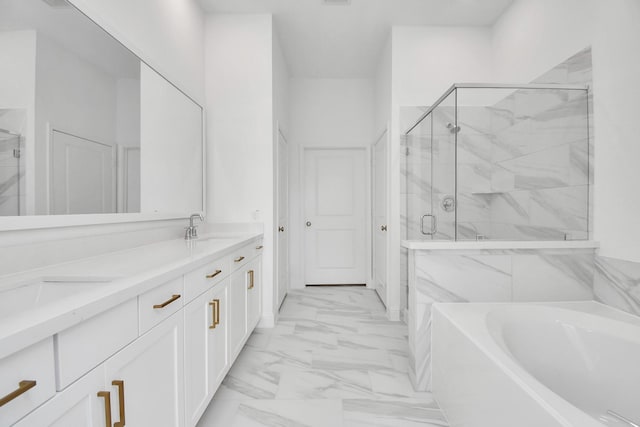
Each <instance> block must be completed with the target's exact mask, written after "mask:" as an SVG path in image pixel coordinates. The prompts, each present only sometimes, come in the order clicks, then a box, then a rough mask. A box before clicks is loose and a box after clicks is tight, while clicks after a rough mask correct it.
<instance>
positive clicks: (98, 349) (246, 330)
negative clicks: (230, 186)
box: [0, 233, 262, 427]
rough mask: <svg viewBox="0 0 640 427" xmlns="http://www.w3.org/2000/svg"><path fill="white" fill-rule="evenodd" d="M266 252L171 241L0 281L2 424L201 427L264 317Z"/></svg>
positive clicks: (241, 241)
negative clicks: (0, 308) (199, 423)
mask: <svg viewBox="0 0 640 427" xmlns="http://www.w3.org/2000/svg"><path fill="white" fill-rule="evenodd" d="M261 253H262V234H259V233H247V234H243V235H236V236H203V237H201V238H200V239H198V240H194V241H185V240H182V239H174V240H168V241H162V242H158V243H154V244H150V245H145V246H141V247H137V248H133V249H128V250H124V251H119V252H112V253H108V254H104V255H99V256H95V257H91V258H86V259H82V260H78V261H74V262H71V263H66V264H60V265H56V266H52V267H47V268H41V269H38V270H31V271H28V272H25V273H21V274H19V275H15V276H13V277H11V278H10V279H6V280H5V281H4V282H0V295H2V293H5V292H11V293H12V295H11V298H2V297H0V300H2V303H1V304H5V303H6V301H11V304H12V305H13V306H12V307H8V308H7V310H6V311H3V312H2V313H0V399H1V400H0V402H2V403H3V405H2V406H0V425H3V426H5V425H6V426H9V425H14V424H15V425H16V426H21V427H26V426H29V427H33V426H44V425H46V426H50V425H60V426H80V425H82V426H107V427H109V426H111V425H114V426H124V425H125V423H126V425H131V426H151V425H158V426H159V425H163V426H194V425H195V424H196V423H197V421H198V419H199V418H200V416H201V415H202V413H203V412H204V410H205V409H206V407H207V405H208V404H209V402H210V401H211V399H212V397H213V395H214V393H215V392H216V390H217V388H218V387H219V385H220V383H221V382H222V379H223V378H224V376H225V375H226V373H227V372H228V370H229V368H230V367H231V365H232V364H233V362H234V360H235V358H236V357H237V355H238V353H239V352H240V350H241V349H242V347H243V346H244V344H245V342H246V340H247V338H248V337H249V335H250V334H251V332H252V331H253V329H254V328H255V326H256V324H257V323H258V320H259V318H260V315H261V313H260V311H261V304H260V301H261V284H260V277H261V267H262V266H261V262H262V256H261Z"/></svg>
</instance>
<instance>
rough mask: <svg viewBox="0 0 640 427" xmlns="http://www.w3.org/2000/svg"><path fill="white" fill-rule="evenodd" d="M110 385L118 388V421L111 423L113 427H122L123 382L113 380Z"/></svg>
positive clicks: (123, 418)
mask: <svg viewBox="0 0 640 427" xmlns="http://www.w3.org/2000/svg"><path fill="white" fill-rule="evenodd" d="M111 385H114V386H116V387H118V407H119V409H120V421H118V422H116V423H113V427H124V425H125V423H126V421H125V417H124V414H125V411H124V381H123V380H114V381H111Z"/></svg>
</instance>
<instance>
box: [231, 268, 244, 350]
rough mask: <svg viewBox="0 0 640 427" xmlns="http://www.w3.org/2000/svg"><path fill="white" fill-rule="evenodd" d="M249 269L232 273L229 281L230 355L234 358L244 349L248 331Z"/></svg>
mask: <svg viewBox="0 0 640 427" xmlns="http://www.w3.org/2000/svg"><path fill="white" fill-rule="evenodd" d="M246 278H247V271H246V270H245V269H244V267H243V268H241V269H240V270H238V271H236V272H234V273H233V274H232V275H231V282H230V283H229V317H230V320H229V356H230V357H231V360H233V359H234V358H235V357H236V355H237V354H238V353H239V352H240V350H241V349H242V344H243V342H244V338H245V334H246V332H247V280H246Z"/></svg>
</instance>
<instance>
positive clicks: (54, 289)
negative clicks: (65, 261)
mask: <svg viewBox="0 0 640 427" xmlns="http://www.w3.org/2000/svg"><path fill="white" fill-rule="evenodd" d="M115 279H116V278H115V277H103V276H55V277H54V276H48V277H40V278H37V279H34V280H30V281H27V282H24V283H20V284H18V285H16V286H11V287H7V288H5V289H1V290H0V318H2V317H8V316H11V315H13V314H16V313H21V312H25V311H29V310H33V309H36V308H40V307H44V306H46V305H49V304H51V303H54V302H56V301H60V300H62V299H65V298H68V297H70V296H73V295H78V294H79V293H82V292H86V291H89V290H92V289H95V288H96V287H97V286H101V285H104V284H105V283H109V282H112V281H113V280H115Z"/></svg>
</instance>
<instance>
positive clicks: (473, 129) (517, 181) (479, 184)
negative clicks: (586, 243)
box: [401, 49, 594, 240]
mask: <svg viewBox="0 0 640 427" xmlns="http://www.w3.org/2000/svg"><path fill="white" fill-rule="evenodd" d="M591 80H592V78H591V50H590V49H585V50H583V51H581V52H579V53H577V54H576V55H574V56H572V57H571V58H569V59H567V60H566V61H564V62H563V63H561V64H559V65H558V66H557V67H555V68H554V69H552V70H550V71H549V72H548V73H546V74H545V75H543V76H541V77H540V78H538V79H536V80H534V83H555V84H562V83H566V84H583V85H590V84H591ZM486 91H487V93H491V91H492V89H487V90H486ZM458 92H459V93H458V95H459V98H460V99H459V101H458V102H459V105H458V106H457V110H456V109H454V107H453V106H452V105H451V104H452V101H450V100H448V101H445V102H444V103H443V104H442V105H441V106H440V107H439V108H437V109H436V110H434V112H433V114H432V118H431V120H429V119H427V120H425V121H423V122H422V123H421V124H420V125H419V126H418V127H416V128H415V129H414V130H413V131H412V133H411V134H410V135H408V136H406V137H405V138H403V143H404V145H403V147H402V149H403V151H402V153H401V154H403V157H404V159H405V161H404V162H403V167H402V168H401V174H402V177H401V182H402V189H401V191H402V195H403V197H404V199H403V201H404V202H405V203H403V210H402V217H403V224H404V225H405V226H406V227H407V233H406V235H407V238H408V239H418V240H421V239H425V238H426V236H423V235H422V234H421V233H420V218H421V217H422V215H424V214H427V213H433V214H435V215H436V216H437V218H438V223H439V226H438V228H439V230H438V233H437V235H436V236H435V239H453V238H454V237H455V236H456V233H457V238H458V239H459V240H474V239H476V237H477V236H479V235H480V236H484V237H485V238H490V239H498V240H501V239H510V240H514V239H515V240H563V239H586V238H588V235H589V231H590V227H591V223H590V222H589V221H588V218H589V216H588V213H589V214H590V213H591V212H592V207H593V203H592V200H593V197H592V195H593V176H594V175H593V158H594V157H593V152H594V141H593V129H592V123H593V120H591V119H592V111H591V109H590V108H588V107H589V106H591V105H593V93H592V92H591V91H590V92H589V93H588V95H587V93H586V92H585V91H578V90H556V89H549V90H541V89H536V90H531V89H527V90H516V91H504V90H503V91H500V90H493V93H494V94H495V95H496V96H498V95H500V94H501V93H504V95H505V97H504V98H502V99H501V100H499V101H498V102H495V103H494V104H492V105H486V106H470V105H467V104H466V103H465V96H467V95H468V94H470V93H471V92H473V90H468V89H460V90H459V91H458ZM414 110H416V109H415V108H412V109H410V108H409V107H406V108H405V109H403V110H402V114H401V115H402V117H404V118H408V117H413V116H415V111H414ZM456 113H457V120H458V122H457V124H458V126H460V131H459V132H458V133H457V139H456V137H455V133H452V132H451V131H450V129H448V128H447V124H449V123H452V122H453V121H454V117H455V116H456ZM456 162H457V164H456ZM456 191H457V194H456V197H457V200H456V201H457V214H458V215H457V224H456V222H455V221H456V217H455V216H454V215H453V214H451V213H446V212H444V210H443V209H441V207H440V202H441V201H442V199H443V198H444V197H445V196H447V195H453V194H454V193H455V192H456Z"/></svg>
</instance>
